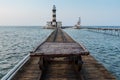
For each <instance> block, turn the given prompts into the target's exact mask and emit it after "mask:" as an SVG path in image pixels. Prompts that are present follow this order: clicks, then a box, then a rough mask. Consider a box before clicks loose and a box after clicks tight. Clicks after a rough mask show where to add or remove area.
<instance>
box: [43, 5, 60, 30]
mask: <svg viewBox="0 0 120 80" xmlns="http://www.w3.org/2000/svg"><path fill="white" fill-rule="evenodd" d="M61 26H62V22H60V21H56V7H55V5H53V9H52V21H48V22H47V25H46V26H45V28H47V29H54V28H56V27H61Z"/></svg>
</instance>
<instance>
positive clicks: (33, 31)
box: [0, 26, 120, 80]
mask: <svg viewBox="0 0 120 80" xmlns="http://www.w3.org/2000/svg"><path fill="white" fill-rule="evenodd" d="M85 27H87V26H85ZM88 27H92V28H98V27H99V28H120V26H88ZM63 30H64V31H65V32H66V33H68V34H69V35H70V36H71V37H72V38H73V39H74V40H75V41H77V42H79V43H82V44H83V45H84V46H85V47H86V48H87V49H88V50H89V52H90V54H91V55H92V56H93V57H94V58H95V59H96V60H97V61H98V62H99V63H101V64H102V65H103V66H105V68H106V69H107V70H108V71H109V72H110V73H112V74H113V75H114V76H115V77H116V78H117V80H120V35H111V34H105V33H102V32H97V31H91V30H87V29H73V28H65V29H63ZM52 31H53V30H52V29H43V28H42V26H1V27H0V79H1V78H2V77H3V76H4V75H6V74H7V73H8V72H9V71H10V70H11V69H12V68H13V67H14V66H15V65H17V64H18V63H19V62H20V61H21V60H22V59H23V58H24V57H25V56H26V55H27V54H29V52H30V51H33V50H34V49H35V48H36V47H37V46H38V45H39V44H40V43H42V42H43V41H44V40H45V39H46V38H47V37H48V36H49V35H50V33H51V32H52Z"/></svg>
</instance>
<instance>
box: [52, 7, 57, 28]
mask: <svg viewBox="0 0 120 80" xmlns="http://www.w3.org/2000/svg"><path fill="white" fill-rule="evenodd" d="M56 24H57V23H56V7H55V5H53V9H52V26H53V27H57V26H56Z"/></svg>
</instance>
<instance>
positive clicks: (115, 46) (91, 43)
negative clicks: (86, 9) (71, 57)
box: [64, 29, 120, 80]
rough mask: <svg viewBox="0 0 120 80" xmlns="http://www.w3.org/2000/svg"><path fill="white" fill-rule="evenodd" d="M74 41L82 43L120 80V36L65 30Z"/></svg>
mask: <svg viewBox="0 0 120 80" xmlns="http://www.w3.org/2000/svg"><path fill="white" fill-rule="evenodd" d="M64 31H66V32H67V33H68V34H69V35H70V36H71V37H72V38H73V39H75V40H76V41H77V42H79V43H82V44H83V45H84V46H85V47H86V48H87V49H88V50H89V51H90V54H91V55H92V56H94V57H95V59H96V60H97V61H99V62H100V63H101V64H103V65H104V66H105V67H106V69H107V70H108V71H110V72H111V73H112V74H113V75H115V76H116V78H117V80H120V36H113V35H109V34H103V33H97V32H92V31H89V30H77V29H65V30H64Z"/></svg>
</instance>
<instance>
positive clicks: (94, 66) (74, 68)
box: [11, 28, 115, 80]
mask: <svg viewBox="0 0 120 80" xmlns="http://www.w3.org/2000/svg"><path fill="white" fill-rule="evenodd" d="M11 80H115V77H114V76H112V75H111V73H109V72H108V71H107V70H106V69H105V67H103V66H102V65H101V64H100V63H99V62H97V61H96V60H95V59H94V58H93V57H92V56H91V55H90V54H89V52H88V51H87V49H86V48H85V47H84V46H82V45H81V44H78V43H77V42H76V41H74V40H73V39H72V38H71V37H70V36H69V35H68V34H67V33H65V32H64V31H62V30H61V29H59V28H57V29H56V30H55V31H53V32H52V33H51V35H50V36H49V37H48V38H47V39H46V40H45V42H43V43H42V44H40V45H39V46H38V47H37V48H36V49H35V50H34V51H32V52H31V55H30V59H29V60H28V61H27V62H26V63H25V64H24V65H23V66H22V67H21V68H20V69H19V70H18V71H17V72H16V73H15V74H14V76H13V77H12V79H11Z"/></svg>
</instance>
